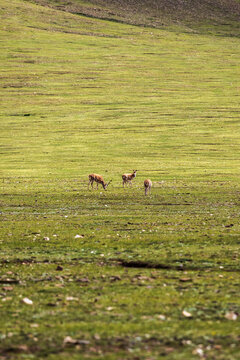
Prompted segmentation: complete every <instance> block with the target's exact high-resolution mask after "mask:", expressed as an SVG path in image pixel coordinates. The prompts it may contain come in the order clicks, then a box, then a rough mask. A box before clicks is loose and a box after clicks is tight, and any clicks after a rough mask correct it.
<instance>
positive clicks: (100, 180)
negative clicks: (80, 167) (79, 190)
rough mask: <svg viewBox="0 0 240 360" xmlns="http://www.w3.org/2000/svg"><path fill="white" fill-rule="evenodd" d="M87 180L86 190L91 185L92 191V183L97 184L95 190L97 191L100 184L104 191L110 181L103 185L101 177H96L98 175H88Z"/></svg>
mask: <svg viewBox="0 0 240 360" xmlns="http://www.w3.org/2000/svg"><path fill="white" fill-rule="evenodd" d="M88 178H89V183H88V189H89V185H90V184H91V185H92V189H93V183H94V181H95V182H96V183H97V189H98V184H101V185H102V187H103V188H104V190H106V188H107V187H108V185H109V184H110V182H111V181H112V180H110V181H109V182H108V183H105V182H104V180H103V177H102V175H98V174H90V175H88Z"/></svg>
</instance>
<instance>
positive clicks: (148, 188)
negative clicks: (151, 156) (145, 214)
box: [144, 179, 152, 195]
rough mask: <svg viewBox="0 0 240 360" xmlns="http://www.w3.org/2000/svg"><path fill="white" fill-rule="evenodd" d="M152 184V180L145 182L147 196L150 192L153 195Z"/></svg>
mask: <svg viewBox="0 0 240 360" xmlns="http://www.w3.org/2000/svg"><path fill="white" fill-rule="evenodd" d="M151 187H152V182H151V180H150V179H146V180H144V188H145V195H147V193H148V192H149V194H151Z"/></svg>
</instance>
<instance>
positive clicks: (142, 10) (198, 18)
mask: <svg viewBox="0 0 240 360" xmlns="http://www.w3.org/2000/svg"><path fill="white" fill-rule="evenodd" d="M32 1H34V2H35V3H38V4H41V5H45V6H51V7H54V8H58V9H61V10H64V11H68V12H71V13H74V14H82V15H86V16H90V17H96V18H102V19H109V20H112V21H120V22H126V23H128V24H132V25H141V26H151V27H157V28H159V27H166V26H167V27H169V26H170V27H173V26H174V27H176V26H177V27H179V26H180V27H184V30H185V31H194V32H211V33H215V34H219V35H230V36H239V33H240V2H239V1H237V0H201V1H198V0H187V1H184V0H170V1H168V0H139V1H137V0H120V1H118V0H89V1H88V2H85V1H82V0H69V1H61V0H32Z"/></svg>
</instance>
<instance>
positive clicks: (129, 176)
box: [122, 170, 137, 187]
mask: <svg viewBox="0 0 240 360" xmlns="http://www.w3.org/2000/svg"><path fill="white" fill-rule="evenodd" d="M136 173H137V170H133V173H132V174H123V175H122V180H123V187H124V185H125V184H128V183H129V184H131V185H132V179H134V178H135V177H136Z"/></svg>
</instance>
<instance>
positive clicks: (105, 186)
mask: <svg viewBox="0 0 240 360" xmlns="http://www.w3.org/2000/svg"><path fill="white" fill-rule="evenodd" d="M110 182H112V180H110V181H109V182H108V183H106V184H104V185H103V188H104V190H106V188H107V187H108V185H109V184H110Z"/></svg>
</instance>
